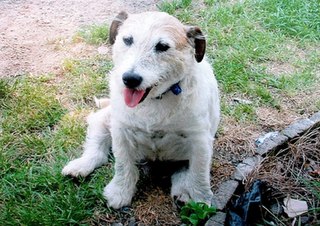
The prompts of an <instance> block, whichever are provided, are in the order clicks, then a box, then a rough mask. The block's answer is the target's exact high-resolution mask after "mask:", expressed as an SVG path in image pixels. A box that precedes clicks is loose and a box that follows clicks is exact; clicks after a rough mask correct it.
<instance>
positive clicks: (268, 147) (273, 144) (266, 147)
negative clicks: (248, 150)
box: [256, 134, 289, 155]
mask: <svg viewBox="0 0 320 226" xmlns="http://www.w3.org/2000/svg"><path fill="white" fill-rule="evenodd" d="M288 140H289V138H288V137H287V136H285V135H282V134H278V135H277V136H273V137H269V138H267V139H265V140H264V142H263V143H262V144H260V145H259V146H258V148H257V149H256V153H258V154H260V155H264V154H266V153H267V152H270V151H274V150H276V149H277V148H278V147H280V146H281V145H283V144H284V143H286V142H287V141H288Z"/></svg>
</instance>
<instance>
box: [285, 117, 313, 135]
mask: <svg viewBox="0 0 320 226" xmlns="http://www.w3.org/2000/svg"><path fill="white" fill-rule="evenodd" d="M314 124H315V123H314V121H311V120H310V119H301V120H299V121H297V122H295V123H293V124H291V125H290V126H288V127H287V128H285V129H284V130H283V131H282V134H283V135H285V136H287V137H289V138H290V139H292V138H294V137H297V136H299V135H301V134H302V133H304V132H306V131H307V130H308V129H310V128H311V127H312V126H313V125H314Z"/></svg>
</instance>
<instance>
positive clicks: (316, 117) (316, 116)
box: [310, 111, 320, 123]
mask: <svg viewBox="0 0 320 226" xmlns="http://www.w3.org/2000/svg"><path fill="white" fill-rule="evenodd" d="M310 120H311V121H313V122H314V123H319V122H320V111H319V112H318V113H315V114H313V115H312V116H311V117H310Z"/></svg>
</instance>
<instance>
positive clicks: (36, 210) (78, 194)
mask: <svg viewBox="0 0 320 226" xmlns="http://www.w3.org/2000/svg"><path fill="white" fill-rule="evenodd" d="M158 7H159V9H160V10H162V11H166V12H169V13H170V14H173V15H175V16H177V17H178V18H179V19H181V20H182V21H183V22H184V23H187V24H194V25H198V26H200V27H201V29H202V30H203V32H204V33H205V34H206V37H207V57H208V60H209V62H210V63H211V64H212V65H213V67H214V70H215V74H216V77H217V79H218V82H219V86H220V89H221V95H222V113H223V116H226V115H227V116H229V117H233V118H234V119H235V120H236V121H238V122H240V123H242V122H250V123H256V122H257V115H256V109H257V108H258V107H261V106H262V107H268V108H275V109H280V108H281V105H282V104H288V103H286V102H285V99H282V97H283V96H285V97H286V98H290V97H294V96H295V95H296V94H297V93H300V94H301V93H302V94H303V93H304V92H307V91H308V92H312V90H314V89H317V88H318V89H319V85H318V84H319V64H320V60H319V59H320V51H319V21H320V19H319V15H320V14H319V8H320V7H319V1H317V0H310V1H302V0H300V1H299V0H293V1H289V0H287V1H275V0H260V1H258V0H251V1H250V0H247V1H243V2H238V1H232V2H231V1H226V0H205V1H203V2H195V1H190V0H174V1H170V2H166V1H164V2H163V3H162V4H160V5H159V6H158ZM107 37H108V29H107V26H106V25H93V26H89V27H86V28H84V29H83V30H81V31H80V32H79V33H77V34H76V36H75V37H74V40H75V41H85V42H86V43H89V44H97V45H100V44H103V43H104V42H106V40H107ZM271 65H288V66H290V68H293V69H294V70H289V72H288V73H280V74H273V73H272V72H270V71H272V70H270V67H271ZM61 66H62V68H63V73H62V74H59V75H53V74H48V75H37V76H31V75H29V76H28V75H25V76H21V77H18V78H10V79H0V184H1V186H0V209H1V211H0V222H1V224H3V225H66V224H89V222H94V221H95V218H96V217H99V215H106V214H110V211H111V210H110V209H108V208H107V207H106V205H105V201H104V200H103V198H102V197H101V193H102V189H103V187H104V186H105V184H106V183H107V181H108V180H109V179H110V178H111V175H112V170H111V168H110V167H111V166H105V167H102V168H100V169H98V170H97V171H96V173H95V174H93V175H92V176H91V177H89V178H88V179H79V180H78V181H73V180H71V179H69V178H65V177H62V176H61V174H60V172H61V169H62V167H63V165H64V164H65V163H66V162H67V161H68V160H69V159H71V158H74V157H75V156H79V155H80V153H79V150H81V145H82V143H83V141H84V136H85V129H86V124H85V117H86V116H87V115H88V113H89V112H90V111H91V110H92V108H93V105H94V103H93V101H92V98H93V96H95V95H106V94H107V93H108V84H107V81H106V80H105V74H106V73H107V72H108V71H109V70H110V69H111V68H112V63H111V62H110V60H109V59H108V58H103V57H101V56H100V57H93V58H90V59H82V60H74V59H66V60H65V61H64V63H63V64H62V65H61ZM237 96H239V97H245V98H246V99H248V100H250V101H251V102H252V103H248V104H243V103H236V104H234V103H233V104H231V103H230V100H231V99H232V97H237ZM315 107H316V108H317V109H320V102H319V100H317V101H315Z"/></svg>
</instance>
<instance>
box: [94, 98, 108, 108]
mask: <svg viewBox="0 0 320 226" xmlns="http://www.w3.org/2000/svg"><path fill="white" fill-rule="evenodd" d="M94 102H95V103H96V106H97V107H98V108H105V107H108V106H109V105H110V99H109V98H97V97H94Z"/></svg>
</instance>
